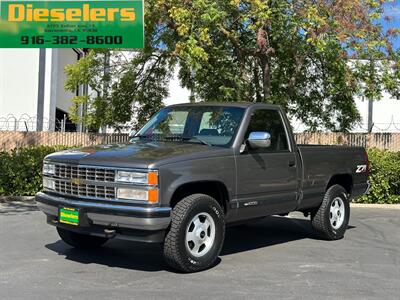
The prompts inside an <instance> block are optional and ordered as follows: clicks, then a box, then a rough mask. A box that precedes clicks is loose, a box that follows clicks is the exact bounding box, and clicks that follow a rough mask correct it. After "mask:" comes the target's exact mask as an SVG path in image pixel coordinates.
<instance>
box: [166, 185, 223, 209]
mask: <svg viewBox="0 0 400 300" xmlns="http://www.w3.org/2000/svg"><path fill="white" fill-rule="evenodd" d="M192 194H206V195H208V196H210V197H212V198H214V199H215V200H217V202H218V203H219V205H221V207H222V208H223V210H224V212H225V213H226V212H227V209H228V202H229V194H228V190H227V188H226V186H225V184H223V183H222V182H220V181H198V182H190V183H186V184H183V185H181V186H180V187H178V188H177V189H176V191H175V192H174V194H173V195H172V198H171V207H172V208H173V207H174V206H175V205H176V204H177V203H178V202H179V201H180V200H182V199H183V198H185V197H186V196H189V195H192Z"/></svg>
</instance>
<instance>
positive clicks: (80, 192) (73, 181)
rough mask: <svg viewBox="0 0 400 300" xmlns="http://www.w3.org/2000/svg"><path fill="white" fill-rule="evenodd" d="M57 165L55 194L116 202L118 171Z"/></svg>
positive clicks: (54, 177)
mask: <svg viewBox="0 0 400 300" xmlns="http://www.w3.org/2000/svg"><path fill="white" fill-rule="evenodd" d="M54 165H55V174H54V175H53V176H52V178H53V180H54V181H55V190H54V192H55V193H57V194H60V195H65V196H72V197H77V198H86V199H97V200H115V199H116V191H115V189H116V188H115V187H114V186H112V185H113V184H114V183H115V173H116V170H114V169H111V168H103V167H91V166H80V165H72V164H58V163H54Z"/></svg>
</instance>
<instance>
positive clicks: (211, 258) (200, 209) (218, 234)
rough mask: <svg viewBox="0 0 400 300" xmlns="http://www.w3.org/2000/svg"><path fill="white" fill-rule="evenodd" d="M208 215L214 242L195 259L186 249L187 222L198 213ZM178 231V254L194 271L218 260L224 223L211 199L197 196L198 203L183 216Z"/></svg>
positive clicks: (222, 240) (219, 211) (214, 202)
mask: <svg viewBox="0 0 400 300" xmlns="http://www.w3.org/2000/svg"><path fill="white" fill-rule="evenodd" d="M204 212H205V213H208V214H209V215H210V216H211V217H212V218H213V220H214V224H215V240H214V243H213V246H212V247H211V249H210V250H209V251H208V252H207V254H205V255H204V256H201V257H195V256H193V255H191V253H190V252H189V251H188V250H187V248H186V244H185V243H186V241H185V239H186V230H187V226H188V224H189V222H190V221H191V220H192V219H193V217H194V216H196V215H197V214H199V213H204ZM181 224H182V226H181V228H180V229H179V252H180V253H181V254H182V257H184V258H185V260H186V263H187V264H188V265H189V266H192V267H193V268H195V269H203V268H207V267H208V266H210V265H212V264H213V263H214V262H215V260H216V259H217V258H218V255H219V253H220V251H221V248H222V245H223V242H224V235H225V234H224V232H225V221H224V213H223V211H222V209H221V207H220V206H219V204H218V203H217V201H215V200H214V199H213V198H211V197H208V196H206V195H204V196H203V195H199V199H198V201H196V203H195V205H193V206H192V207H191V208H190V209H189V210H188V211H187V213H186V214H185V216H184V218H183V220H182V223H181Z"/></svg>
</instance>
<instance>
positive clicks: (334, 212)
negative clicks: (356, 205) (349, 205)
mask: <svg viewBox="0 0 400 300" xmlns="http://www.w3.org/2000/svg"><path fill="white" fill-rule="evenodd" d="M344 218H345V208H344V202H343V200H342V198H340V197H336V198H335V199H333V201H332V203H331V208H330V210H329V220H330V222H331V226H332V227H333V228H334V229H339V228H340V227H341V226H342V225H343V221H344Z"/></svg>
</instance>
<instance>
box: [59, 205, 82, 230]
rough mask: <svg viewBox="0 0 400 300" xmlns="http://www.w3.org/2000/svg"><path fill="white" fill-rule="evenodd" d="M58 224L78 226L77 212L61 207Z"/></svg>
mask: <svg viewBox="0 0 400 300" xmlns="http://www.w3.org/2000/svg"><path fill="white" fill-rule="evenodd" d="M59 216H60V223H64V224H69V225H74V226H78V225H79V210H77V209H76V208H68V207H62V208H60V211H59Z"/></svg>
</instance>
